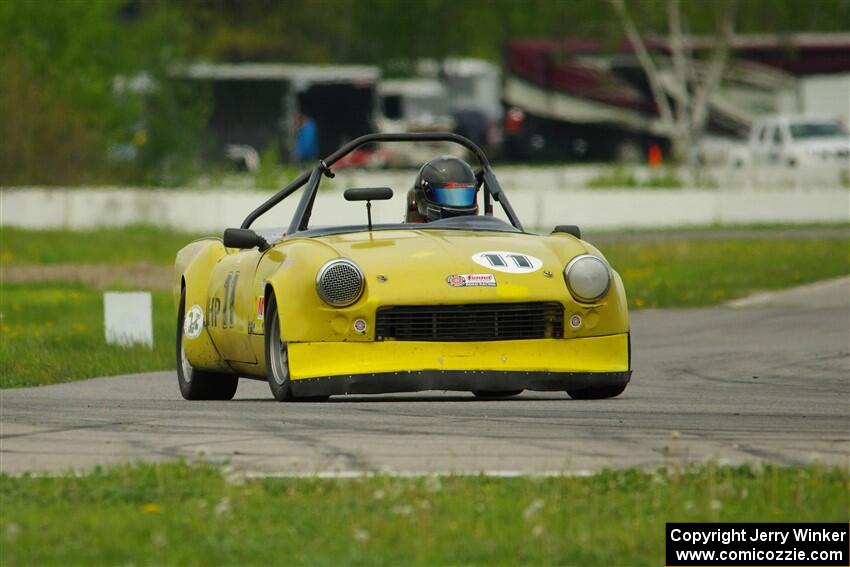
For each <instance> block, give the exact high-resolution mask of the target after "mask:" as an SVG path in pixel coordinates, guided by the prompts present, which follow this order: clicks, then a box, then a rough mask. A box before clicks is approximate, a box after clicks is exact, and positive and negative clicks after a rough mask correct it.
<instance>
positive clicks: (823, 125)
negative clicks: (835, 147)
mask: <svg viewBox="0 0 850 567" xmlns="http://www.w3.org/2000/svg"><path fill="white" fill-rule="evenodd" d="M790 128H791V137H792V138H794V139H795V140H799V139H803V138H832V137H836V136H846V135H847V130H845V129H844V128H843V127H842V126H841V124H839V123H838V122H799V123H797V124H791V125H790Z"/></svg>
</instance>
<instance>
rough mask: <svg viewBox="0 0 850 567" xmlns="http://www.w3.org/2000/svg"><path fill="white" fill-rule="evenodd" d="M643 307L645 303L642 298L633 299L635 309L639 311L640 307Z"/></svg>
mask: <svg viewBox="0 0 850 567" xmlns="http://www.w3.org/2000/svg"><path fill="white" fill-rule="evenodd" d="M644 305H646V302H645V301H644V300H643V298H642V297H636V298H635V307H637V308H638V309H640V308H641V307H643V306H644Z"/></svg>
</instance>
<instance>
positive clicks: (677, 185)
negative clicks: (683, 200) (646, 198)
mask: <svg viewBox="0 0 850 567" xmlns="http://www.w3.org/2000/svg"><path fill="white" fill-rule="evenodd" d="M683 186H684V183H683V182H682V180H681V179H680V178H679V176H678V175H677V174H676V172H675V170H671V169H669V168H663V169H659V170H653V171H652V172H651V174H650V176H649V177H648V178H646V179H638V178H637V177H636V176H635V174H634V172H632V171H630V170H628V169H624V168H622V167H614V168H613V169H608V170H606V171H604V172H602V173H600V174H599V175H597V176H596V177H593V178H592V179H590V180H589V181H588V182H587V187H588V188H589V189H610V188H614V189H622V188H624V187H627V188H633V189H681V188H682V187H683Z"/></svg>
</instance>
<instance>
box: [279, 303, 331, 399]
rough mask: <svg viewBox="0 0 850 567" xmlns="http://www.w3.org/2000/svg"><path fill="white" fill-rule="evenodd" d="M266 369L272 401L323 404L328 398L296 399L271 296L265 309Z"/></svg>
mask: <svg viewBox="0 0 850 567" xmlns="http://www.w3.org/2000/svg"><path fill="white" fill-rule="evenodd" d="M265 321H266V328H265V338H266V348H265V351H266V368H267V369H268V380H269V388H270V389H271V391H272V395H273V396H274V399H276V400H277V401H279V402H323V401H325V400H327V399H328V398H329V396H311V397H309V398H307V397H303V398H296V397H295V396H294V395H293V394H292V388H290V384H289V357H288V354H287V349H286V343H285V342H284V341H283V340H282V339H281V338H280V317H279V316H278V313H277V300H276V299H275V297H274V294H272V295H271V297H270V298H269V301H268V303H267V307H266V314H265Z"/></svg>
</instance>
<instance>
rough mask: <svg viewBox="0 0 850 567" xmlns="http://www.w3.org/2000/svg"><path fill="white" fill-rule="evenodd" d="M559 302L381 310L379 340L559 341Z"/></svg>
mask: <svg viewBox="0 0 850 567" xmlns="http://www.w3.org/2000/svg"><path fill="white" fill-rule="evenodd" d="M563 331H564V307H563V306H562V305H561V304H560V303H483V304H472V305H423V306H419V305H417V306H409V307H383V308H380V309H378V313H377V317H376V323H375V338H376V339H377V340H379V341H382V340H385V339H395V340H399V341H500V340H501V341H504V340H516V339H544V338H560V337H561V336H563Z"/></svg>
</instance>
